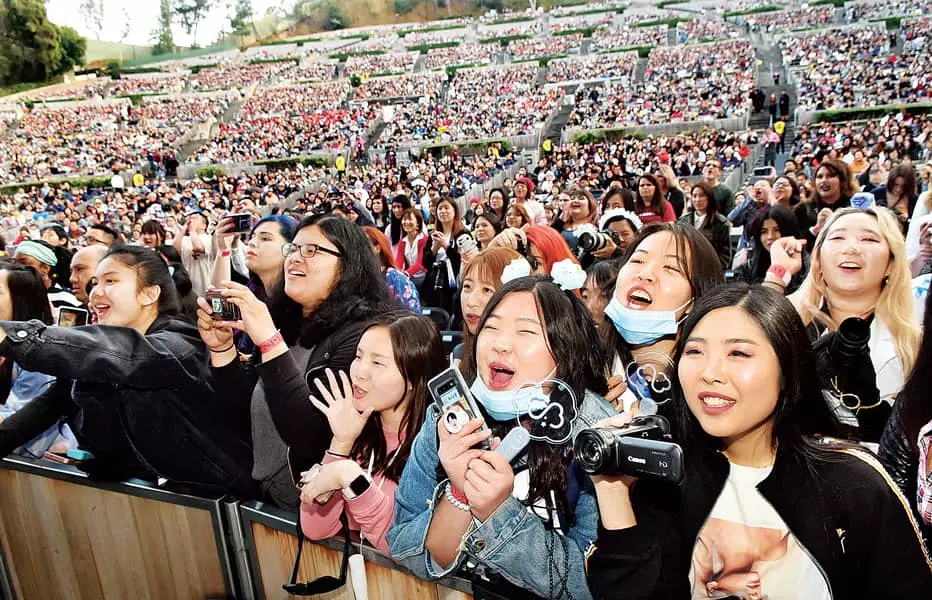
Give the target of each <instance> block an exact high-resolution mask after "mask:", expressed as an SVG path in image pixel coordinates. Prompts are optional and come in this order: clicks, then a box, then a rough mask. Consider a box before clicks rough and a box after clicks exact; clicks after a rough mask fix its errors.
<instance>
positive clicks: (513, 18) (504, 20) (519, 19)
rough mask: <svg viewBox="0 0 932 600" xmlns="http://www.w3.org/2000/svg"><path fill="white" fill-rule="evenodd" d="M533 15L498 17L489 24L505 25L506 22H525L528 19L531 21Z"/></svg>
mask: <svg viewBox="0 0 932 600" xmlns="http://www.w3.org/2000/svg"><path fill="white" fill-rule="evenodd" d="M533 20H534V17H511V18H508V19H499V20H498V21H492V22H491V23H489V25H505V24H507V23H527V22H528V21H533Z"/></svg>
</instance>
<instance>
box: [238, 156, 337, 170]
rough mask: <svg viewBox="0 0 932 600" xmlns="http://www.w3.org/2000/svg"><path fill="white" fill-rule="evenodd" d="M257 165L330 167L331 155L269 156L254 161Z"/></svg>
mask: <svg viewBox="0 0 932 600" xmlns="http://www.w3.org/2000/svg"><path fill="white" fill-rule="evenodd" d="M253 164H254V165H257V166H266V167H282V168H284V167H293V166H295V165H298V164H301V165H304V166H305V167H329V166H330V165H331V161H330V157H329V156H289V157H288V158H268V159H265V160H257V161H255V162H253Z"/></svg>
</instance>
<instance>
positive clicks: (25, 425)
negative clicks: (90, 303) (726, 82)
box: [0, 317, 253, 495]
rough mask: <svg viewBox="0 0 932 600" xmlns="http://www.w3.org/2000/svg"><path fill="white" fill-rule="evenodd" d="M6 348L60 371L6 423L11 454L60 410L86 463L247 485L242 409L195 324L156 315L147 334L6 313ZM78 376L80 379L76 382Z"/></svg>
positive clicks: (36, 367) (106, 473)
mask: <svg viewBox="0 0 932 600" xmlns="http://www.w3.org/2000/svg"><path fill="white" fill-rule="evenodd" d="M0 326H2V327H3V328H4V330H5V331H6V334H7V337H6V340H4V342H3V343H2V344H0V354H2V355H3V356H6V357H8V358H10V359H12V360H14V361H16V363H17V364H19V365H20V366H21V367H23V368H24V369H27V370H30V371H38V372H42V373H47V374H50V375H55V376H56V377H57V378H58V382H57V383H56V385H54V386H52V388H51V389H50V390H49V391H48V392H47V393H46V394H44V395H43V396H41V397H39V398H37V399H35V400H34V401H33V402H32V403H30V405H27V407H26V408H25V409H24V410H22V411H20V412H18V413H17V414H15V415H13V416H12V417H10V418H9V419H7V420H6V421H4V422H3V423H2V427H0V429H2V430H0V452H2V454H3V455H4V456H5V455H6V454H9V452H11V451H12V450H13V449H15V448H16V446H18V445H19V444H21V443H22V440H23V437H25V439H26V440H27V441H28V439H31V437H30V436H35V435H37V434H38V433H41V432H42V431H43V430H44V429H46V428H48V427H49V426H51V425H53V424H55V423H56V422H57V421H59V420H60V419H61V418H65V419H68V420H69V421H70V422H71V426H72V429H73V430H74V432H75V435H76V436H77V438H78V440H79V442H80V444H81V448H82V449H85V450H89V451H90V452H92V453H93V454H94V457H95V458H94V460H93V461H89V462H88V463H87V464H86V465H83V468H86V470H87V471H88V472H89V473H91V474H92V475H97V476H100V477H105V478H115V479H121V478H126V477H142V478H146V479H152V480H156V479H158V478H160V477H163V478H166V479H168V480H170V481H173V482H176V483H181V484H199V485H200V486H201V487H192V486H188V485H183V487H186V488H188V489H191V490H193V491H195V493H196V492H198V491H205V492H207V491H209V492H211V493H213V492H226V491H232V492H234V493H237V494H239V495H248V494H250V493H251V490H252V489H253V483H252V478H251V476H250V471H251V469H252V448H251V445H250V442H249V436H248V429H246V430H245V431H244V430H243V429H242V428H241V427H238V426H237V425H236V423H237V421H238V420H240V419H241V416H237V415H235V414H234V413H233V411H231V410H230V408H229V406H227V405H226V403H225V402H224V400H223V399H222V398H219V397H218V396H217V394H215V393H214V389H213V386H212V385H211V378H210V369H209V367H208V362H207V351H206V347H205V346H204V343H203V342H202V341H201V338H200V336H199V335H198V333H197V329H196V328H194V327H193V326H191V325H188V324H187V323H184V322H182V321H179V320H177V319H173V318H168V317H159V318H158V319H157V320H156V321H155V322H154V323H153V324H152V326H151V327H150V328H149V330H148V331H147V332H146V334H145V335H142V334H140V333H139V332H137V331H136V330H134V329H130V328H128V327H107V326H100V325H91V326H86V327H75V328H70V329H69V328H62V327H47V326H45V325H44V324H42V323H40V322H39V321H29V322H25V323H23V322H11V321H3V322H0ZM72 381H73V384H72V383H70V382H72Z"/></svg>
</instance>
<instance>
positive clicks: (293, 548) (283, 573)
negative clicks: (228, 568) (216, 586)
mask: <svg viewBox="0 0 932 600" xmlns="http://www.w3.org/2000/svg"><path fill="white" fill-rule="evenodd" d="M239 512H240V518H241V520H242V527H243V534H244V542H245V549H246V556H247V560H248V562H249V569H250V570H251V579H252V581H253V583H254V590H253V593H254V595H255V598H257V599H260V600H261V599H269V600H271V599H275V600H284V599H288V598H294V596H291V595H289V594H287V593H286V592H285V591H284V590H282V585H283V584H285V583H287V582H288V579H289V577H291V568H292V566H293V564H294V557H295V553H296V552H297V548H298V540H297V538H296V537H295V535H294V527H295V525H294V523H295V517H294V515H291V514H289V513H287V512H285V511H282V510H279V509H277V508H275V507H271V506H269V505H267V504H263V503H261V502H252V503H246V504H242V505H240V511H239ZM354 546H355V549H356V550H358V548H359V546H358V545H357V544H355V543H354ZM342 552H343V541H342V540H340V539H330V540H324V541H320V542H312V541H310V540H307V541H305V542H304V550H303V551H302V555H301V566H300V568H299V570H298V581H299V582H302V583H303V582H306V581H308V580H310V579H314V578H315V577H321V576H323V575H333V576H334V577H336V576H337V575H338V574H339V572H340V559H341V557H342ZM363 556H364V557H365V559H366V579H367V583H368V590H369V598H370V599H371V600H379V599H381V600H414V599H416V600H471V599H472V596H471V595H470V593H469V592H470V586H469V582H468V581H466V580H465V579H460V578H456V577H453V578H447V579H443V580H441V581H439V582H430V581H424V580H421V579H418V578H417V577H415V576H414V575H411V574H410V573H408V572H407V571H405V570H403V568H402V567H401V566H399V565H397V564H396V563H394V562H393V561H392V560H391V559H389V558H388V557H386V556H385V555H383V554H382V553H380V552H379V551H377V550H374V549H373V548H371V547H364V548H363ZM315 597H317V598H322V599H323V600H353V598H354V596H353V590H352V587H351V584H350V583H349V581H347V584H346V586H345V587H343V588H341V589H339V590H337V591H335V592H332V593H330V594H326V595H323V596H315Z"/></svg>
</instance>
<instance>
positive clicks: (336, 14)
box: [324, 0, 350, 31]
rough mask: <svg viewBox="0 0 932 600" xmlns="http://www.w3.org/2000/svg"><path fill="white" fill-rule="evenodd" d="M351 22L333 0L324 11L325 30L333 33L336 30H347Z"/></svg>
mask: <svg viewBox="0 0 932 600" xmlns="http://www.w3.org/2000/svg"><path fill="white" fill-rule="evenodd" d="M349 24H350V21H349V19H348V18H346V15H345V14H343V9H342V8H340V5H339V4H337V3H336V2H335V1H333V0H331V1H330V2H328V3H327V6H326V8H325V9H324V29H327V30H329V31H333V30H336V29H346V28H347V27H349Z"/></svg>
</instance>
